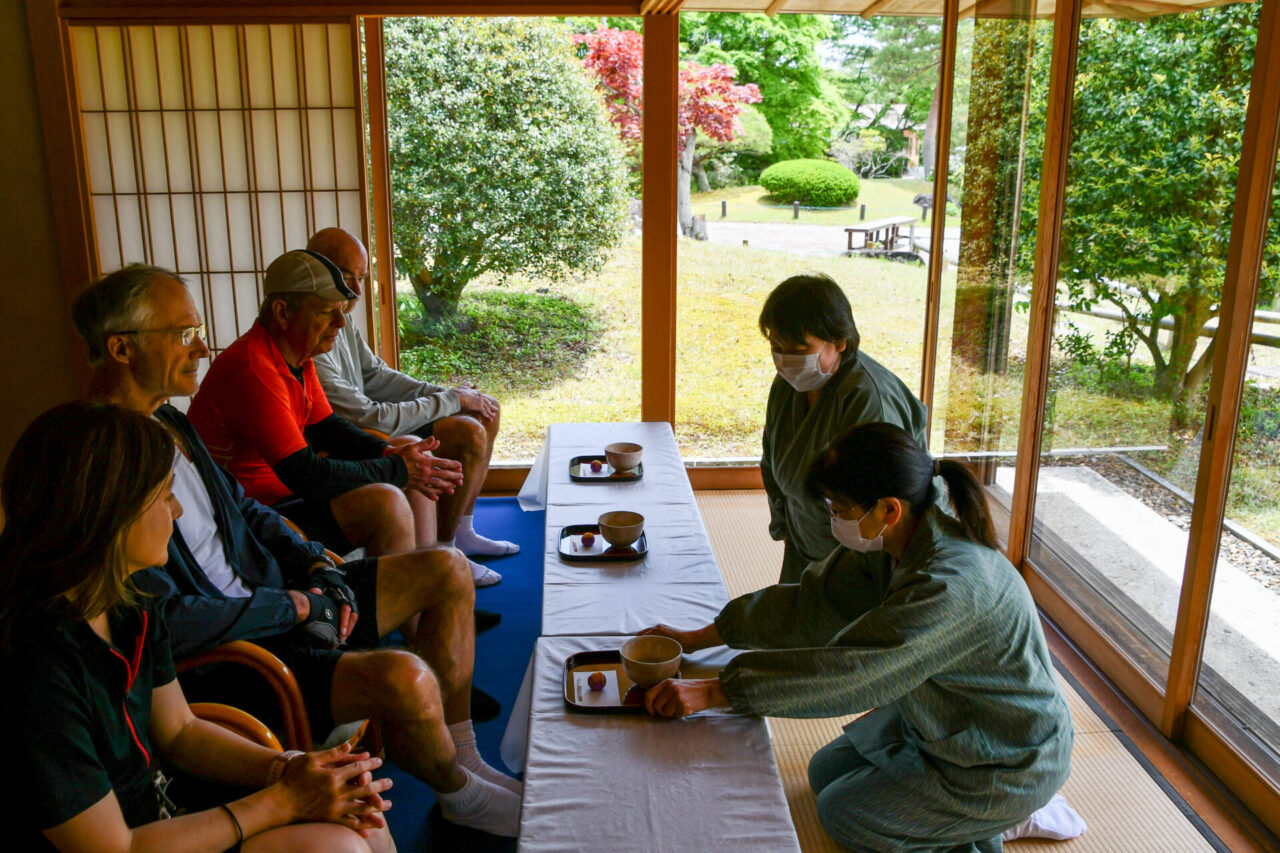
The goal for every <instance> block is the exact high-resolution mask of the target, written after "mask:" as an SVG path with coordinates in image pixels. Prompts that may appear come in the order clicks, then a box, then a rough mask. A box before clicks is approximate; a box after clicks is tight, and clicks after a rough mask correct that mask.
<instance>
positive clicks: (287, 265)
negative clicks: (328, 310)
mask: <svg viewBox="0 0 1280 853" xmlns="http://www.w3.org/2000/svg"><path fill="white" fill-rule="evenodd" d="M262 292H263V294H264V295H269V294H272V293H314V294H315V295H316V296H319V297H320V298H321V299H324V300H326V301H328V302H341V301H343V300H346V299H355V298H356V297H357V296H359V295H360V294H358V293H356V292H355V291H354V290H352V289H351V288H350V286H348V285H347V282H346V280H345V279H343V277H342V271H341V270H339V269H338V268H337V266H335V265H334V263H333V261H331V260H329V259H328V258H326V257H324V256H323V255H317V254H316V253H315V252H311V251H308V250H306V249H294V250H293V251H292V252H285V253H284V254H283V255H281V256H280V257H278V258H276V259H275V260H274V261H272V262H271V265H270V266H268V267H267V274H266V276H265V277H264V278H263V280H262Z"/></svg>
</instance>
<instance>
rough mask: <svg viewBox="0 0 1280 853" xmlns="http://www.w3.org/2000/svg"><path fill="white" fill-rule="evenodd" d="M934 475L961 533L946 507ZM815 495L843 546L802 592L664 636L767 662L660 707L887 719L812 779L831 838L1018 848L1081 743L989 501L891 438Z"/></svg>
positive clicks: (852, 732)
mask: <svg viewBox="0 0 1280 853" xmlns="http://www.w3.org/2000/svg"><path fill="white" fill-rule="evenodd" d="M935 474H940V475H941V476H942V478H943V479H944V480H945V481H946V485H947V488H948V490H949V493H950V499H951V501H952V505H953V507H954V510H955V517H952V516H950V515H948V514H947V513H945V512H943V511H942V510H941V509H940V508H939V507H938V506H937V505H936V495H935V490H936V486H935V485H934V477H935ZM806 481H807V483H808V488H809V490H810V492H811V493H812V494H813V495H814V496H815V498H816V499H818V500H823V501H824V504H825V506H827V507H828V509H829V515H828V524H829V525H830V527H831V530H832V534H833V536H834V537H835V539H836V540H837V541H838V542H839V543H840V544H841V546H843V547H840V548H838V549H836V550H835V551H834V552H833V553H831V554H830V555H829V556H828V557H827V558H826V559H824V560H822V561H820V562H819V563H816V564H814V565H813V566H811V567H810V568H809V570H808V571H806V572H805V573H804V575H803V576H802V578H801V580H800V582H799V583H798V584H778V585H776V586H772V587H768V588H766V589H763V590H760V591H758V592H754V593H750V594H748V595H744V596H742V597H740V598H737V599H735V600H733V601H731V602H730V603H729V604H728V605H726V607H725V608H724V610H722V611H721V612H720V615H719V616H718V617H717V618H716V620H715V622H714V623H713V624H711V625H708V626H706V627H705V628H701V629H697V630H693V631H681V630H676V629H673V628H670V627H667V626H665V625H659V626H657V627H655V628H652V629H650V633H658V634H663V635H666V636H670V637H672V638H674V639H676V640H677V641H679V642H680V643H681V645H682V646H683V647H684V649H685V651H695V650H698V649H704V648H708V647H710V646H714V645H718V644H722V643H723V644H727V645H729V646H731V647H734V648H741V649H750V650H751V651H746V652H744V653H742V654H740V655H738V656H737V657H736V658H734V660H733V661H732V662H730V663H729V665H728V666H726V667H725V668H724V669H723V670H722V671H721V673H720V676H719V677H718V678H712V679H700V680H667V681H664V682H662V683H661V684H659V685H657V686H656V687H653V688H651V689H650V690H649V691H648V693H647V694H646V695H645V706H646V708H647V709H648V710H649V712H650V713H652V714H658V715H661V716H666V717H682V716H685V715H687V714H692V713H695V712H697V711H701V710H703V709H704V708H712V707H728V708H731V709H733V710H735V711H738V712H742V713H749V714H762V715H770V716H777V717H832V716H839V715H843V714H854V713H860V712H863V711H869V710H871V709H876V710H874V711H872V713H869V714H867V715H865V716H863V717H861V718H859V719H858V720H856V721H854V722H853V723H850V724H849V725H848V726H846V727H845V730H844V734H843V735H842V736H841V737H839V738H837V739H836V740H835V741H833V742H832V743H830V744H828V745H827V746H825V747H823V748H822V749H821V750H819V751H818V752H817V754H816V755H814V756H813V758H812V760H811V761H810V763H809V781H810V784H811V785H812V787H813V790H814V791H815V792H816V793H817V795H818V816H819V818H820V820H821V821H822V824H823V826H824V827H825V828H826V830H827V831H828V832H829V833H831V835H832V836H833V837H835V838H836V840H838V841H839V842H840V843H841V844H844V845H846V846H848V847H850V848H852V849H854V850H976V851H992V850H999V849H1001V841H1000V835H1001V833H1002V832H1004V831H1005V830H1006V829H1009V828H1011V827H1014V826H1015V825H1016V824H1019V823H1020V822H1022V821H1023V820H1024V819H1026V818H1027V817H1028V816H1029V815H1031V814H1032V813H1033V812H1035V811H1036V810H1037V809H1039V808H1040V807H1041V806H1043V805H1045V803H1047V802H1049V800H1050V798H1051V797H1052V796H1053V794H1054V792H1056V791H1057V790H1058V788H1059V786H1060V785H1061V784H1062V783H1063V781H1064V780H1065V779H1066V778H1067V775H1068V772H1069V769H1070V758H1071V744H1072V727H1071V716H1070V714H1069V712H1068V710H1067V705H1066V702H1065V701H1064V700H1063V698H1062V696H1061V695H1060V693H1059V691H1058V686H1057V681H1056V679H1055V677H1054V672H1053V665H1052V663H1051V662H1050V657H1049V652H1048V649H1047V647H1046V645H1045V640H1044V635H1043V633H1042V632H1041V629H1040V621H1039V618H1038V616H1037V615H1036V609H1035V603H1034V602H1033V601H1032V599H1031V595H1030V593H1029V592H1028V591H1027V587H1026V584H1025V583H1024V582H1023V580H1022V578H1021V577H1020V576H1019V575H1018V573H1017V571H1015V570H1014V568H1013V566H1012V565H1010V563H1009V562H1008V560H1006V559H1005V558H1004V557H1003V556H1001V554H1000V553H999V552H998V551H997V550H996V540H995V534H994V531H993V529H992V526H991V517H990V515H989V514H988V511H987V506H986V502H985V498H984V495H983V492H982V488H981V486H980V485H979V484H978V482H977V480H976V479H975V478H974V477H973V475H972V474H971V473H970V472H969V470H968V469H967V468H965V467H964V465H962V464H961V463H959V462H955V461H949V460H943V461H935V460H934V459H932V458H931V457H930V456H929V454H928V453H927V452H926V451H924V450H923V449H922V448H921V447H920V446H919V445H918V444H917V443H916V442H915V441H913V440H912V438H911V437H910V436H909V435H908V434H907V433H906V432H904V431H903V430H901V429H899V428H898V427H896V426H892V425H890V424H884V423H877V424H865V425H862V426H858V427H855V428H853V429H852V430H850V431H849V432H847V433H845V434H844V435H842V436H840V437H839V438H838V439H837V440H836V442H835V443H834V444H833V445H832V446H831V447H830V448H829V449H827V450H825V451H823V452H822V453H821V454H820V455H819V456H818V458H817V459H816V460H815V461H814V463H813V465H812V466H811V468H810V471H809V473H808V476H807V478H806ZM880 549H883V550H884V552H885V553H887V554H888V555H889V557H890V558H891V560H890V561H888V562H886V563H885V570H884V572H883V574H882V576H880V577H879V578H877V579H875V581H874V582H872V583H868V582H867V580H866V572H865V571H864V569H862V568H861V564H860V563H858V562H857V561H856V558H858V557H860V556H861V554H862V553H865V552H871V551H876V550H880ZM851 567H852V570H851Z"/></svg>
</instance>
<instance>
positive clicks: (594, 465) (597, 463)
mask: <svg viewBox="0 0 1280 853" xmlns="http://www.w3.org/2000/svg"><path fill="white" fill-rule="evenodd" d="M602 467H604V466H602V465H601V464H600V460H599V459H592V460H591V470H592V471H594V472H596V473H597V474H598V473H600V469H601V468H602Z"/></svg>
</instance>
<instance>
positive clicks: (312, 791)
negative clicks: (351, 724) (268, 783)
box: [277, 744, 391, 832]
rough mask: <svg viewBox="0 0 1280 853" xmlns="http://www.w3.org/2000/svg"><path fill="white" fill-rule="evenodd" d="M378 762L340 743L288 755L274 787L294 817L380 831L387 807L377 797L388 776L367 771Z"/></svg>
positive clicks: (379, 763)
mask: <svg viewBox="0 0 1280 853" xmlns="http://www.w3.org/2000/svg"><path fill="white" fill-rule="evenodd" d="M381 766H382V759H381V758H377V757H370V755H369V753H367V752H358V753H353V752H351V746H350V745H349V744H342V745H341V746H338V747H335V748H333V749H327V750H325V751H323V752H308V753H306V754H305V755H301V756H298V757H296V758H294V759H293V760H292V761H290V762H289V765H288V767H286V768H285V771H284V777H283V778H281V780H280V781H279V782H278V783H277V785H278V787H279V789H280V793H281V796H282V797H284V798H285V800H286V802H287V804H288V808H289V809H290V812H291V813H292V814H293V815H294V820H299V821H310V822H324V823H340V824H342V825H343V826H346V827H348V828H350V829H354V830H356V831H358V832H362V831H368V830H372V829H381V828H383V827H385V826H386V825H387V822H386V819H385V818H384V817H383V816H382V813H383V812H384V811H386V810H387V809H389V808H391V801H390V800H387V799H383V797H382V792H383V791H386V790H388V789H389V788H390V787H391V780H390V779H374V778H373V775H372V772H373V771H374V770H376V769H377V768H379V767H381Z"/></svg>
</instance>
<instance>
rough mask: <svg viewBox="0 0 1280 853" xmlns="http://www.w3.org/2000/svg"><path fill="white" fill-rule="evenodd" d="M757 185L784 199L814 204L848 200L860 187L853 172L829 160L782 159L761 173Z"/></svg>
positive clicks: (856, 194) (855, 196)
mask: <svg viewBox="0 0 1280 853" xmlns="http://www.w3.org/2000/svg"><path fill="white" fill-rule="evenodd" d="M760 186H762V187H764V188H765V190H767V191H768V193H769V195H771V196H773V197H774V198H777V199H779V200H781V201H782V202H784V203H790V202H793V201H798V202H800V203H801V204H811V205H814V206H815V207H839V206H841V205H843V204H849V203H850V202H852V201H853V200H854V199H855V198H857V197H858V193H859V192H861V191H862V182H861V181H859V180H858V176H857V175H855V174H854V173H853V172H851V171H849V170H848V169H846V168H845V167H844V166H841V165H840V164H839V163H835V162H832V161H831V160H783V161H782V162H781V163H774V164H773V165H772V166H770V167H769V168H767V169H765V170H764V172H763V173H762V174H761V175H760Z"/></svg>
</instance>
